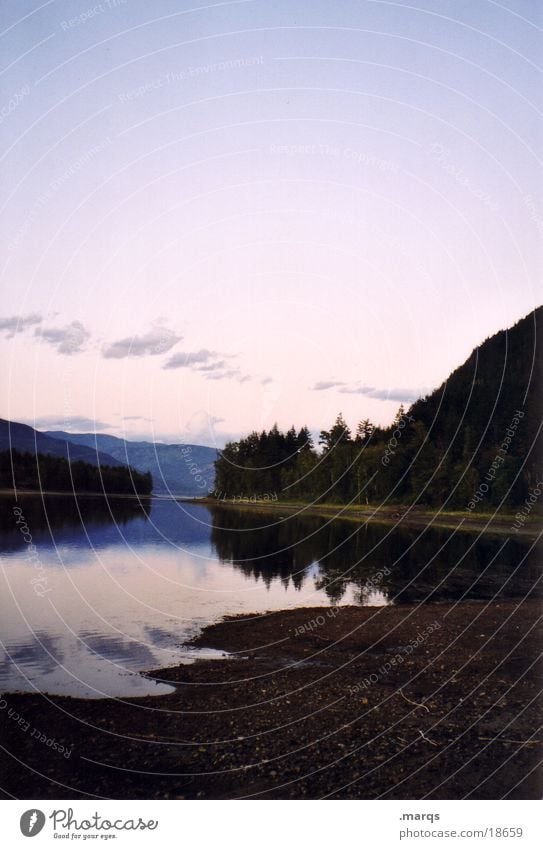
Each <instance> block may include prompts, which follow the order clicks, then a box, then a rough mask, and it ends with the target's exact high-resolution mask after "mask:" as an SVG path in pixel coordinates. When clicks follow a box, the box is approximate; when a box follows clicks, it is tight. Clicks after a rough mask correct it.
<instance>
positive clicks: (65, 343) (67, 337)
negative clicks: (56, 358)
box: [34, 321, 91, 356]
mask: <svg viewBox="0 0 543 849" xmlns="http://www.w3.org/2000/svg"><path fill="white" fill-rule="evenodd" d="M34 335H35V336H40V337H41V338H42V339H44V340H45V341H46V342H48V343H49V344H50V345H52V346H53V348H56V350H57V352H58V353H59V354H67V355H68V356H71V355H72V354H80V353H81V351H83V350H84V349H85V345H86V343H87V342H88V340H89V339H90V336H91V334H90V332H89V331H88V330H87V328H86V327H85V326H84V325H83V324H82V323H81V322H80V321H72V322H71V323H70V324H66V325H64V327H38V328H36V330H35V331H34Z"/></svg>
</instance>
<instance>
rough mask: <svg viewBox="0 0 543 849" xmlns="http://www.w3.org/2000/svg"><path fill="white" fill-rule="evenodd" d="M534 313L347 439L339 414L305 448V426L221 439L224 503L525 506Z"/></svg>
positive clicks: (542, 331)
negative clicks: (390, 416)
mask: <svg viewBox="0 0 543 849" xmlns="http://www.w3.org/2000/svg"><path fill="white" fill-rule="evenodd" d="M542 339H543V307H540V308H538V309H537V310H535V311H534V313H532V314H531V315H529V316H527V317H526V318H524V319H522V321H520V322H518V324H516V325H515V326H514V327H513V328H511V329H510V330H507V331H501V332H500V333H497V334H496V335H495V336H493V337H492V338H490V339H488V340H486V342H484V343H483V344H482V345H481V346H480V347H479V348H477V349H476V350H475V351H474V352H473V353H472V354H471V356H470V357H469V358H468V360H467V361H466V362H465V363H464V365H463V366H461V367H460V368H458V369H456V371H454V372H453V373H452V375H451V376H450V377H449V379H448V380H447V381H446V382H445V383H444V384H443V385H442V386H440V387H439V388H438V389H436V390H435V391H434V392H432V393H431V394H430V395H428V396H427V397H426V398H421V399H419V400H418V401H416V402H415V403H414V404H412V405H411V407H410V408H409V409H408V410H407V411H406V410H405V409H404V407H403V405H402V406H400V408H399V410H398V412H397V414H396V416H395V418H394V421H393V423H392V425H390V427H385V428H383V427H376V426H375V425H373V424H372V423H371V422H370V421H369V419H363V420H362V421H360V423H359V424H358V427H357V429H356V433H355V435H354V437H353V435H352V433H351V431H350V429H349V426H348V425H347V422H346V421H345V419H344V418H343V415H342V414H341V413H340V414H339V415H338V417H337V418H336V421H335V422H334V424H333V426H332V427H331V428H330V430H322V431H321V432H320V435H319V449H320V450H316V449H315V448H314V447H313V443H312V441H311V437H310V434H309V431H308V429H307V427H303V428H301V430H300V431H298V433H296V430H295V429H294V427H291V428H290V430H288V431H287V433H282V432H281V431H280V430H279V429H278V427H277V425H274V426H273V428H272V429H271V430H270V431H268V432H266V431H262V433H260V434H257V433H251V434H249V436H248V437H246V438H245V439H241V440H239V442H231V443H229V444H228V445H227V446H226V448H225V449H224V451H222V452H221V455H220V457H219V459H218V460H217V462H216V464H215V468H216V485H215V488H216V492H219V493H221V494H222V497H224V498H232V497H246V498H250V497H251V496H253V495H254V496H257V495H259V494H263V493H273V494H274V495H275V496H276V497H277V498H278V499H284V500H299V501H304V502H311V503H312V502H333V503H338V504H376V505H378V504H384V503H392V504H394V503H396V504H423V505H429V506H431V507H445V508H446V509H462V510H466V509H468V510H470V511H473V510H485V509H486V510H487V511H488V510H490V509H492V508H493V507H495V506H496V505H498V504H500V503H503V504H504V505H508V506H515V505H518V504H521V503H523V502H524V500H525V499H526V498H527V497H528V495H529V493H530V492H531V490H532V488H534V487H535V485H536V483H537V481H541V462H540V461H541V457H542V456H543V441H542V423H543V393H541V386H542V385H543V369H542V356H541V351H542V350H543V348H542V344H541V340H542Z"/></svg>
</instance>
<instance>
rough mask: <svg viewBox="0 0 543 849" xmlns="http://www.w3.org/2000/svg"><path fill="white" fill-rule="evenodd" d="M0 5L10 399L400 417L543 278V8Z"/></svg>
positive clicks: (251, 420)
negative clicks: (542, 158) (398, 411)
mask: <svg viewBox="0 0 543 849" xmlns="http://www.w3.org/2000/svg"><path fill="white" fill-rule="evenodd" d="M181 6H182V4H180V3H179V2H177V0H176V1H175V2H174V0H158V2H154V3H152V4H149V3H148V2H143V0H140V2H138V0H124V2H121V0H117V2H115V0H102V2H99V3H97V4H94V5H93V4H92V3H88V2H86V0H82V2H80V0H75V2H74V0H72V1H71V2H58V0H50V2H46V3H42V2H26V0H22V2H14V0H9V1H8V2H5V3H3V4H2V9H1V13H0V16H1V22H0V29H1V31H2V35H1V38H2V57H3V59H2V62H3V65H2V67H3V71H2V72H1V75H0V85H1V91H0V116H1V123H0V129H1V131H2V153H1V163H2V164H1V168H2V182H3V189H4V191H3V200H2V204H1V226H2V230H3V234H4V239H3V251H2V270H1V273H2V282H3V305H2V311H1V314H0V344H1V345H2V361H3V363H4V369H3V377H2V379H3V387H2V389H3V391H4V397H5V398H6V399H7V402H6V405H5V407H4V410H3V413H2V415H4V416H6V417H9V418H12V419H15V420H25V421H28V422H30V423H36V426H38V427H40V428H52V429H57V428H64V429H72V430H92V429H94V427H95V426H96V427H97V429H99V430H107V431H108V432H110V433H114V434H116V435H123V434H125V435H127V436H129V437H131V436H134V437H135V436H138V437H141V436H146V437H153V436H154V437H156V438H160V439H166V440H168V441H179V440H182V439H184V440H187V441H197V442H202V443H206V444H213V443H214V442H216V443H217V444H218V445H222V444H224V440H225V439H226V438H228V437H230V436H236V435H239V434H241V433H245V432H247V431H248V430H251V429H253V428H257V429H260V428H262V427H270V426H271V425H272V424H273V422H274V421H278V423H279V425H280V426H282V427H288V426H289V425H290V424H291V423H294V424H295V425H296V426H301V425H302V424H304V423H306V424H308V425H309V427H310V428H312V429H315V430H318V429H320V428H321V427H325V426H326V427H327V426H329V425H330V424H331V423H332V421H333V419H334V418H335V416H336V414H337V412H338V411H340V410H342V411H343V413H344V415H345V417H346V418H347V421H348V422H349V424H351V425H352V426H355V425H356V422H357V421H358V420H360V419H361V418H365V417H369V418H371V419H372V420H374V421H376V422H380V423H383V424H384V423H388V422H389V421H390V420H391V419H392V417H393V415H394V412H395V411H396V409H397V407H398V405H399V403H400V402H401V401H403V402H404V403H406V404H407V403H409V402H410V401H412V400H414V399H415V398H416V397H417V396H418V395H419V394H424V393H425V392H426V391H428V390H429V389H431V388H433V387H435V386H437V385H438V384H440V383H441V382H442V381H443V380H444V379H445V378H446V377H447V376H448V374H449V373H450V371H451V370H452V369H453V368H455V367H456V366H457V365H459V364H460V363H461V362H463V361H464V360H465V359H466V357H467V356H468V355H469V353H470V351H471V350H472V348H473V347H474V346H475V345H476V344H479V343H480V342H482V341H483V340H484V339H485V338H486V337H487V336H489V335H491V334H492V333H494V332H495V331H497V330H499V329H501V328H503V327H507V326H509V325H511V324H512V323H514V322H515V321H516V320H518V319H519V318H521V317H522V316H523V315H525V314H526V313H528V312H529V311H530V310H531V309H533V308H534V306H536V305H538V304H539V303H540V302H541V300H542V299H541V283H540V281H541V267H542V258H543V257H542V249H543V193H542V179H541V175H542V171H541V162H540V159H539V158H538V155H539V154H540V151H541V150H542V149H543V147H542V138H541V135H542V134H541V127H542V124H541V114H542V113H541V110H542V105H543V104H542V100H543V98H542V94H541V92H542V91H543V86H542V84H541V83H542V80H541V69H540V65H541V56H542V31H541V26H542V24H543V6H542V5H541V4H540V3H538V2H535V0H534V2H524V0H516V1H515V2H513V0H509V1H508V2H501V3H497V2H493V0H478V2H477V3H473V2H467V0H466V2H464V0H454V2H452V0H451V2H446V1H445V0H426V2H424V0H421V2H418V3H417V4H412V5H411V4H409V3H405V2H381V0H371V2H370V1H369V0H356V2H354V1H353V2H349V0H346V2H342V3H339V4H334V3H330V2H324V0H322V2H321V0H313V2H308V0H306V2H296V0H288V2H287V0H278V2H275V0H274V2H271V0H265V1H264V2H263V0H247V2H234V3H229V2H225V3H216V4H206V3H197V2H191V3H190V4H187V6H186V8H181Z"/></svg>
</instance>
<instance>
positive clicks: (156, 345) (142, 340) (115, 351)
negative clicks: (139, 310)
mask: <svg viewBox="0 0 543 849" xmlns="http://www.w3.org/2000/svg"><path fill="white" fill-rule="evenodd" d="M182 338H183V337H182V336H179V334H177V333H176V332H175V331H174V330H170V329H169V328H167V327H153V328H152V329H151V330H149V331H148V333H144V334H143V335H142V336H136V335H134V336H127V337H126V338H125V339H118V340H117V341H116V342H112V343H111V344H110V345H107V346H106V347H105V348H103V349H102V356H103V357H105V358H106V359H108V360H122V359H124V358H125V357H147V356H150V357H154V356H157V355H158V354H165V353H166V352H167V351H169V350H171V348H173V346H174V345H176V344H177V343H178V342H180V341H181V339H182Z"/></svg>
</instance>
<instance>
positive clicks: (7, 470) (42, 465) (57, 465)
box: [0, 450, 153, 495]
mask: <svg viewBox="0 0 543 849" xmlns="http://www.w3.org/2000/svg"><path fill="white" fill-rule="evenodd" d="M14 485H15V486H16V487H17V489H22V490H25V489H27V490H28V489H30V490H37V491H41V492H76V493H83V492H96V493H107V494H118V495H149V494H150V493H151V491H152V489H153V478H152V476H151V473H150V472H145V473H141V472H136V471H135V469H131V468H130V467H126V466H100V467H98V466H94V465H92V464H90V463H84V462H83V461H81V460H76V461H75V462H73V463H70V462H68V460H65V459H64V458H63V457H52V456H50V455H46V454H31V453H30V452H24V453H22V452H19V451H15V450H12V451H0V488H2V489H12V488H13V487H14Z"/></svg>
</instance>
